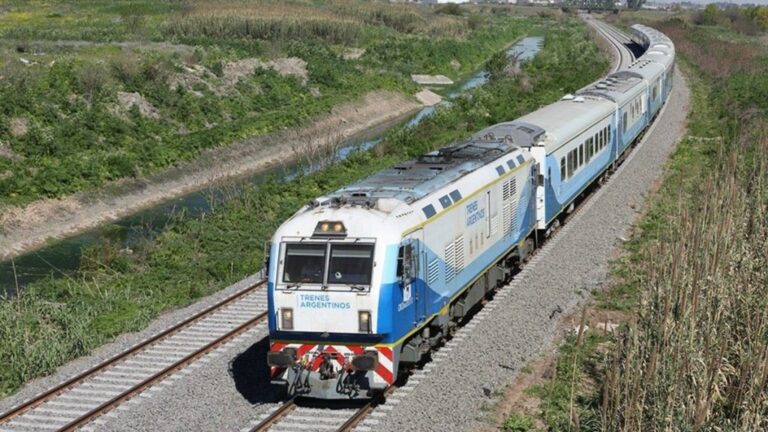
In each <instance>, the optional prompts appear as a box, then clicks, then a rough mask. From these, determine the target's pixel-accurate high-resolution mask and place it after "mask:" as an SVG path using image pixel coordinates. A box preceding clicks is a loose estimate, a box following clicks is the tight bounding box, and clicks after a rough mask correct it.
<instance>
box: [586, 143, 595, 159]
mask: <svg viewBox="0 0 768 432" xmlns="http://www.w3.org/2000/svg"><path fill="white" fill-rule="evenodd" d="M593 142H594V141H593V140H592V138H590V139H588V140H587V162H589V160H590V159H592V153H593V151H594V150H593V149H592V144H593Z"/></svg>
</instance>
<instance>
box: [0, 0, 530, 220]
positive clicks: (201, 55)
mask: <svg viewBox="0 0 768 432" xmlns="http://www.w3.org/2000/svg"><path fill="white" fill-rule="evenodd" d="M493 11H494V10H491V9H481V8H472V9H469V8H466V9H465V8H459V9H458V10H448V11H445V10H443V9H440V8H430V7H417V6H406V5H399V6H398V5H389V4H386V3H375V2H364V1H356V0H329V1H325V2H315V1H309V0H306V1H300V0H293V1H287V2H283V1H259V2H248V3H244V2H240V1H236V0H228V1H223V2H216V6H215V7H214V6H212V5H211V3H210V2H205V1H192V0H190V1H172V0H158V1H148V0H121V1H108V0H88V1H78V2H60V1H54V0H43V1H19V0H14V1H10V2H4V3H3V5H2V6H0V53H1V54H2V55H0V99H2V100H3V103H2V104H1V105H0V117H1V119H0V211H2V206H4V205H5V206H8V205H24V204H27V203H29V202H32V201H35V200H39V199H45V198H57V197H62V196H66V195H70V194H72V193H75V192H80V191H90V190H94V189H95V188H98V187H100V186H102V185H104V184H106V183H108V182H114V181H116V180H120V179H130V178H142V177H143V176H146V175H147V174H150V173H154V172H157V171H159V170H162V169H163V168H166V167H169V166H171V165H174V164H177V163H179V162H180V161H184V160H190V159H194V158H195V157H196V156H198V155H199V154H200V153H201V152H202V151H204V150H206V149H210V148H215V147H218V146H226V145H228V144H231V143H233V142H237V141H241V140H244V139H245V138H248V137H254V136H258V135H265V134H270V133H273V132H276V131H280V130H283V129H285V128H292V127H296V126H300V125H304V124H307V123H308V122H309V121H310V120H311V119H313V118H316V117H318V116H319V115H321V114H323V113H327V112H328V111H329V110H330V108H331V107H332V106H335V105H337V104H339V103H341V102H345V101H349V100H353V99H356V98H359V97H360V96H361V95H363V94H366V93H368V92H370V91H372V90H376V89H390V90H398V91H402V92H405V93H407V94H413V93H415V92H416V91H417V88H416V87H415V85H414V84H413V83H412V82H411V81H410V79H409V75H410V74H411V73H414V72H419V73H441V74H444V75H447V76H449V77H451V78H453V79H460V78H462V77H465V76H467V75H468V74H469V73H470V72H472V71H474V70H475V69H476V68H477V67H478V66H480V65H481V64H482V63H483V62H484V61H485V59H487V58H488V57H489V56H490V55H491V54H493V53H495V52H497V51H499V50H500V49H501V48H502V47H504V46H506V45H508V44H509V43H511V42H512V41H514V40H515V39H516V38H518V37H520V36H521V35H522V34H523V33H524V32H525V31H526V28H528V26H530V25H531V24H533V23H535V22H536V21H537V20H540V18H538V17H533V18H530V19H527V20H523V19H520V18H519V17H515V16H511V15H510V14H509V13H508V12H507V11H505V10H495V11H496V12H495V13H494V12H493ZM499 11H501V13H498V12H499ZM449 12H450V13H449Z"/></svg>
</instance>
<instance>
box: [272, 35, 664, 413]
mask: <svg viewBox="0 0 768 432" xmlns="http://www.w3.org/2000/svg"><path fill="white" fill-rule="evenodd" d="M631 33H632V40H633V41H634V42H635V43H638V44H639V45H641V46H642V47H643V48H645V52H644V54H643V55H642V56H641V57H639V58H638V59H637V60H636V61H634V62H633V63H632V64H631V65H630V66H629V67H627V68H624V69H621V70H618V71H616V72H614V73H611V74H609V75H608V76H606V77H605V78H603V79H601V80H599V81H597V82H594V83H592V84H590V85H588V86H586V87H584V88H582V89H580V90H578V91H577V92H575V93H574V94H568V95H565V96H563V97H562V99H561V100H559V101H557V102H555V103H552V104H551V105H548V106H545V107H543V108H541V109H538V110H536V111H534V112H532V113H530V114H527V115H525V116H523V117H520V118H518V119H516V120H513V121H509V122H504V123H499V124H496V125H493V126H490V127H488V128H486V129H483V130H481V131H479V132H477V133H475V134H474V135H472V136H471V137H470V138H468V139H466V140H462V141H460V142H455V143H452V144H450V145H448V146H445V147H443V148H440V149H439V150H435V151H432V152H430V153H427V154H424V155H422V156H421V157H418V158H417V159H414V160H409V161H406V162H402V163H399V164H397V165H395V166H393V167H391V168H388V169H385V170H383V171H380V172H378V173H375V174H373V175H371V176H370V177H368V178H365V179H363V180H361V181H359V182H356V183H354V184H351V185H348V186H346V187H343V188H341V189H339V190H337V191H335V192H332V193H329V194H327V195H326V196H322V197H319V198H317V199H315V200H313V201H312V202H311V203H309V204H307V205H306V206H304V207H303V208H301V209H300V210H299V211H298V212H297V213H296V214H294V215H293V216H292V217H291V218H289V219H288V220H287V221H285V222H284V223H283V224H282V225H281V226H280V227H279V229H278V230H277V231H276V232H275V234H274V236H273V238H272V240H271V242H270V245H269V259H268V265H267V273H268V304H269V306H268V314H269V339H270V340H269V342H270V347H269V351H268V352H267V363H268V365H269V368H270V373H271V380H272V382H273V383H276V384H280V385H283V386H285V389H286V392H287V393H288V394H289V395H290V396H303V397H309V398H318V399H366V398H371V397H374V396H375V395H376V394H378V393H380V392H381V391H383V390H384V389H386V388H387V387H388V386H390V385H392V384H393V383H394V382H395V381H396V379H397V378H398V374H399V372H400V371H401V370H402V368H403V367H407V366H408V365H412V364H415V363H418V362H420V361H422V360H423V359H425V356H428V355H429V353H430V351H431V350H433V349H434V348H435V347H437V346H438V345H439V344H441V343H442V342H443V341H444V340H445V339H446V338H449V337H450V336H451V335H452V334H453V333H454V332H455V331H456V329H457V326H458V325H459V324H460V323H461V322H462V320H464V319H465V318H466V317H467V316H468V314H470V313H471V311H472V310H473V308H475V307H476V306H477V305H478V304H479V303H480V302H481V301H482V300H483V299H484V298H486V297H487V296H488V295H489V294H490V293H491V292H492V291H494V290H496V289H498V288H500V287H501V286H503V285H504V284H505V283H507V282H508V281H509V279H510V278H511V277H512V275H513V274H514V273H515V271H517V270H518V269H519V267H520V266H521V265H522V264H523V263H525V262H526V260H527V259H528V257H530V255H531V253H532V252H533V251H534V249H535V248H536V247H537V246H538V245H539V243H540V241H541V240H542V239H544V238H546V237H548V236H549V235H551V233H552V232H553V231H554V230H556V229H557V228H558V227H559V225H560V224H561V222H562V221H563V219H564V217H565V216H566V215H568V214H569V213H570V212H572V211H573V209H574V206H575V204H576V203H577V202H578V200H579V199H580V197H582V196H583V195H584V194H585V192H586V191H588V190H589V188H590V187H591V186H593V185H595V184H597V183H599V182H601V181H602V180H603V179H604V178H605V176H606V175H608V174H609V173H610V172H612V170H614V169H615V168H616V167H617V165H618V164H620V163H621V162H622V160H623V159H624V158H625V157H626V155H627V153H628V149H629V148H630V147H631V145H632V143H633V142H635V141H636V140H637V139H638V136H639V135H640V134H641V133H642V131H643V130H644V129H645V128H646V127H647V126H648V125H649V124H650V123H651V122H652V120H653V118H654V117H655V116H656V115H658V113H659V111H660V110H661V107H662V106H663V105H664V103H665V102H666V100H667V98H668V97H669V94H670V91H671V89H672V85H673V79H672V76H673V69H674V64H675V48H674V45H673V43H672V41H671V40H670V39H669V38H668V37H666V36H665V35H664V34H662V33H660V32H658V31H657V30H655V29H652V28H650V27H647V26H643V25H634V26H632V28H631Z"/></svg>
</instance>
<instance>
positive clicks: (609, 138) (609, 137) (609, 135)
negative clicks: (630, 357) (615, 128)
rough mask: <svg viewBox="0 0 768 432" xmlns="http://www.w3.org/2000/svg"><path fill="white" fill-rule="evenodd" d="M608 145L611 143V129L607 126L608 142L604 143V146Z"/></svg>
mask: <svg viewBox="0 0 768 432" xmlns="http://www.w3.org/2000/svg"><path fill="white" fill-rule="evenodd" d="M610 143H611V127H610V126H609V127H608V141H606V144H610Z"/></svg>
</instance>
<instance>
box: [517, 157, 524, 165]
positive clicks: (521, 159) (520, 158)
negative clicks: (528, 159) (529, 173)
mask: <svg viewBox="0 0 768 432" xmlns="http://www.w3.org/2000/svg"><path fill="white" fill-rule="evenodd" d="M523 162H525V158H524V157H523V155H517V163H519V164H521V165H522V163H523Z"/></svg>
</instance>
